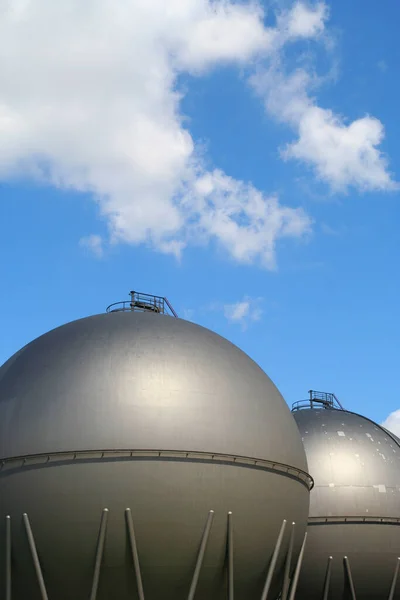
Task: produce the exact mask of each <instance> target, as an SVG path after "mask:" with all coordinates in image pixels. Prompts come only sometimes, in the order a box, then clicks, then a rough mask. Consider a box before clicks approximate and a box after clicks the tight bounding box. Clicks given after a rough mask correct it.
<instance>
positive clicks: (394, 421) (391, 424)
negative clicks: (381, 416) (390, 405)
mask: <svg viewBox="0 0 400 600" xmlns="http://www.w3.org/2000/svg"><path fill="white" fill-rule="evenodd" d="M381 425H382V427H385V428H386V429H388V430H389V431H391V432H392V433H394V434H395V435H397V436H399V437H400V409H399V410H395V411H394V412H392V413H390V415H389V416H388V417H387V418H386V419H385V420H384V421H383V423H381Z"/></svg>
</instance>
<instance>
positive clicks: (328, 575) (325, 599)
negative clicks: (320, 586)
mask: <svg viewBox="0 0 400 600" xmlns="http://www.w3.org/2000/svg"><path fill="white" fill-rule="evenodd" d="M332 560H333V558H332V556H330V557H329V558H328V564H327V566H326V573H325V581H324V593H323V596H322V600H328V594H329V586H330V584H331V572H332Z"/></svg>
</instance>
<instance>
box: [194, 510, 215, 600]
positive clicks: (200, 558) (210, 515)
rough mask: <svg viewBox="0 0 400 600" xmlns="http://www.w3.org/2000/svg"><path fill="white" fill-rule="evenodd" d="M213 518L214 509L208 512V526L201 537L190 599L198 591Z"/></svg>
mask: <svg viewBox="0 0 400 600" xmlns="http://www.w3.org/2000/svg"><path fill="white" fill-rule="evenodd" d="M213 518H214V511H213V510H210V512H209V513H208V517H207V522H206V526H205V529H204V532H203V537H202V538H201V544H200V550H199V554H198V557H197V561H196V567H195V569H194V573H193V579H192V583H191V585H190V590H189V594H188V600H193V598H194V595H195V593H196V588H197V582H198V581H199V576H200V570H201V566H202V564H203V560H204V554H205V552H206V546H207V542H208V537H209V535H210V531H211V525H212V522H213Z"/></svg>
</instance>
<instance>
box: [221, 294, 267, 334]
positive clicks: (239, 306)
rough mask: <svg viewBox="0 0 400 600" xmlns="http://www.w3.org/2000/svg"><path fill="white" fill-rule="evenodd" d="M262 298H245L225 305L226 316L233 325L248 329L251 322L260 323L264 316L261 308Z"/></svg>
mask: <svg viewBox="0 0 400 600" xmlns="http://www.w3.org/2000/svg"><path fill="white" fill-rule="evenodd" d="M261 301H262V299H261V298H257V299H254V298H250V297H248V296H245V297H244V298H243V300H241V301H239V302H235V303H233V304H225V305H224V307H223V310H224V315H225V317H226V318H227V319H228V321H230V322H231V323H238V324H240V325H241V326H242V328H244V329H245V328H246V327H247V325H248V324H249V322H252V321H253V322H254V321H259V320H260V318H261V315H262V310H261V307H260V303H261Z"/></svg>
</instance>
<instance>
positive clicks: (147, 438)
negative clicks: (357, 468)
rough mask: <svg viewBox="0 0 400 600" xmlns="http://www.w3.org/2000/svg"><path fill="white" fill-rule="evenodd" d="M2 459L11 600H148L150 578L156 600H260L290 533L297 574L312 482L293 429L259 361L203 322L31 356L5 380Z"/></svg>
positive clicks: (58, 334) (137, 325)
mask: <svg viewBox="0 0 400 600" xmlns="http://www.w3.org/2000/svg"><path fill="white" fill-rule="evenodd" d="M0 458H2V459H5V460H3V462H2V463H1V465H2V466H1V468H0V544H1V547H2V548H4V547H6V540H9V538H10V523H11V539H12V555H13V562H12V589H13V596H12V598H13V600H22V599H25V598H29V599H30V600H39V599H40V600H43V598H44V597H45V596H44V593H45V594H47V595H48V597H49V598H57V600H67V599H68V600H70V599H71V598H74V600H83V599H85V600H87V598H89V597H90V598H92V599H93V600H95V599H97V600H106V599H114V598H118V600H125V599H126V600H127V599H128V598H139V597H141V596H140V593H141V592H140V589H141V587H140V585H139V584H138V573H139V574H140V575H139V579H140V580H141V585H142V587H143V590H144V592H143V593H144V597H145V598H146V600H156V599H158V598H160V599H161V598H163V600H164V599H166V600H168V599H171V600H172V598H173V599H174V600H179V598H182V600H183V599H186V598H188V597H189V594H193V593H194V592H193V590H194V587H195V598H196V600H206V599H207V600H209V599H215V600H222V599H225V598H226V597H227V592H228V589H227V586H228V581H230V582H231V585H232V581H233V585H234V597H235V600H250V599H251V598H255V599H257V600H258V599H259V598H260V596H261V593H262V590H263V588H264V585H265V581H266V579H265V578H266V574H267V570H268V565H269V563H270V559H271V556H272V554H273V551H274V547H275V544H276V540H277V536H278V534H279V531H280V528H281V526H282V522H283V520H284V519H287V522H288V523H291V522H292V521H295V522H296V529H295V536H294V545H293V554H292V557H293V560H292V564H293V565H295V564H296V561H297V557H298V554H299V550H300V546H301V543H302V541H303V537H304V532H305V529H306V522H307V515H308V504H309V486H310V478H309V477H308V476H307V474H306V473H305V472H306V471H307V464H306V459H305V453H304V448H303V445H302V443H301V439H300V435H299V433H298V430H297V427H296V424H295V422H294V420H293V417H292V416H291V414H290V411H289V409H288V407H287V405H286V404H285V402H284V400H283V398H282V396H281V395H280V394H279V392H278V390H277V389H276V387H275V386H274V385H273V383H272V382H271V381H270V379H269V378H268V377H267V376H266V375H265V373H264V372H263V371H262V370H261V369H260V368H259V367H258V366H257V365H256V364H255V363H254V362H253V361H252V360H251V359H249V357H247V356H246V355H245V354H244V353H243V352H241V351H240V350H239V349H238V348H237V347H235V346H233V345H232V344H230V343H229V342H227V341H226V340H224V339H223V338H221V337H220V336H218V335H216V334H214V333H212V332H211V331H208V330H206V329H204V328H202V327H199V326H197V325H194V324H192V323H188V322H185V321H182V320H180V319H176V318H172V317H168V316H165V315H157V314H148V313H136V312H129V313H128V312H118V313H110V314H106V315H98V316H94V317H90V318H87V319H82V320H80V321H76V322H73V323H69V324H67V325H65V326H63V327H60V328H58V329H56V330H53V331H51V332H49V333H48V334H46V335H44V336H42V337H40V338H38V339H37V340H35V341H34V342H32V343H31V344H29V345H28V346H26V347H25V348H23V349H22V350H21V351H20V352H19V353H17V354H16V355H15V356H14V357H12V358H11V359H10V360H9V361H8V362H7V363H5V365H3V367H2V368H1V369H0ZM127 508H129V509H130V511H129V513H127V512H126V509H127ZM104 509H108V511H106V512H104ZM210 510H213V511H214V513H213V515H214V516H213V519H212V527H211V525H209V526H208V525H207V527H209V528H210V529H209V531H208V530H207V531H208V533H207V536H206V538H207V539H206V543H205V542H204V539H205V538H204V535H205V534H204V531H205V527H206V522H207V523H208V521H207V518H208V517H207V515H209V514H210ZM229 512H231V513H232V514H231V517H228V513H229ZM24 514H25V515H26V516H23V515H24ZM127 515H128V516H129V515H130V517H129V519H128V518H127ZM7 516H9V517H10V519H6V517H7ZM130 519H131V520H130ZM229 519H230V523H231V524H230V530H231V540H232V536H233V542H232V541H231V550H230V551H229V552H228V550H227V543H228V542H227V540H228V537H229V536H228V530H229V528H228V520H229ZM132 525H134V527H132ZM29 531H30V532H31V534H32V535H31V537H29V536H28V532H29ZM132 531H133V532H134V535H133V534H132ZM132 540H134V542H132ZM289 540H290V528H287V531H286V532H285V535H284V537H283V539H282V549H283V551H282V552H281V553H280V554H279V556H278V557H277V561H276V567H275V569H274V573H273V578H272V582H271V587H270V589H271V598H274V597H276V594H277V590H278V589H279V587H280V585H281V583H282V579H283V574H284V568H285V551H286V550H285V549H286V548H287V547H288V546H289ZM33 542H34V546H33V545H32V543H33ZM7 543H8V542H7ZM232 543H233V548H234V552H233V554H232ZM7 547H8V546H7ZM34 548H36V551H37V559H38V560H36V559H35V552H34ZM202 548H203V550H202ZM199 553H200V554H199ZM229 553H230V555H231V557H232V556H233V559H232V558H231V560H230V561H228V560H227V556H228V554H229ZM200 555H201V557H202V558H201V561H200V562H199V560H200V559H199V556H200ZM228 563H229V564H230V565H231V567H230V572H229V577H228V572H227V565H228ZM5 564H6V561H3V560H2V561H1V564H0V586H1V590H0V596H1V594H2V593H3V590H5V589H6V586H7V585H8V583H9V581H8V579H9V575H8V567H7V568H6V567H5ZM8 564H9V563H8V562H7V565H8ZM232 573H233V575H232ZM10 577H11V575H10ZM41 578H42V579H41ZM196 578H197V579H196ZM42 580H43V581H42ZM194 581H195V584H194V583H193V582H194ZM42 584H43V585H44V586H45V587H44V588H43V586H42ZM193 586H194V587H193ZM43 589H45V592H44V591H43ZM138 594H139V595H138Z"/></svg>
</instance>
